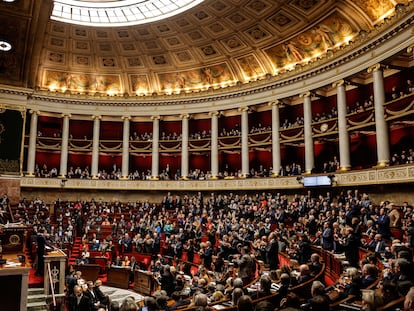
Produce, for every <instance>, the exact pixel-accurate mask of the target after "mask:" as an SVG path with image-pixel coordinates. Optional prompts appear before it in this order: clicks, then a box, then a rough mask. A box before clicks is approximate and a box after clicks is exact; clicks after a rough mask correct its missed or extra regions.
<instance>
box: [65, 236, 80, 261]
mask: <svg viewBox="0 0 414 311" xmlns="http://www.w3.org/2000/svg"><path fill="white" fill-rule="evenodd" d="M81 244H82V239H81V238H80V237H76V238H75V241H74V242H73V245H72V251H71V252H70V257H69V258H68V265H76V259H78V258H79V256H80V252H81V249H80V248H81Z"/></svg>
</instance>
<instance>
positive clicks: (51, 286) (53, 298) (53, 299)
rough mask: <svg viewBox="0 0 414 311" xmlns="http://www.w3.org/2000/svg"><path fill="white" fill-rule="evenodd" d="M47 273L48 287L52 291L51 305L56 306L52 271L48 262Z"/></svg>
mask: <svg viewBox="0 0 414 311" xmlns="http://www.w3.org/2000/svg"><path fill="white" fill-rule="evenodd" d="M47 275H48V277H49V284H50V289H51V291H52V302H53V306H54V307H56V297H55V288H54V284H53V279H52V271H50V262H48V263H47Z"/></svg>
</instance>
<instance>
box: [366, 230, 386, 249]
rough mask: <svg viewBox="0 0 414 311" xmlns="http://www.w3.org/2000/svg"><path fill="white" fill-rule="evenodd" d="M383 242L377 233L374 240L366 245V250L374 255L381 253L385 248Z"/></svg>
mask: <svg viewBox="0 0 414 311" xmlns="http://www.w3.org/2000/svg"><path fill="white" fill-rule="evenodd" d="M386 246H387V245H386V243H385V241H383V240H382V235H381V234H380V233H377V234H376V235H375V237H374V239H373V240H372V241H371V242H369V243H368V249H369V250H370V251H373V252H376V253H383V252H384V251H385V247H386Z"/></svg>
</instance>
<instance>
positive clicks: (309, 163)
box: [300, 92, 315, 174]
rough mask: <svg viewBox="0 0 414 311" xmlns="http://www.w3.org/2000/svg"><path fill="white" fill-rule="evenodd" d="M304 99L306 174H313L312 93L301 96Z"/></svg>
mask: <svg viewBox="0 0 414 311" xmlns="http://www.w3.org/2000/svg"><path fill="white" fill-rule="evenodd" d="M300 97H303V121H304V125H303V130H304V136H305V174H310V173H312V170H313V169H314V167H315V156H314V152H313V137H312V102H311V93H310V92H305V93H302V94H300Z"/></svg>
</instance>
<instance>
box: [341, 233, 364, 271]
mask: <svg viewBox="0 0 414 311" xmlns="http://www.w3.org/2000/svg"><path fill="white" fill-rule="evenodd" d="M346 233H347V235H346V238H345V240H344V241H343V243H342V246H343V248H344V250H345V258H346V260H347V261H348V262H349V265H350V266H351V267H358V261H359V246H360V244H361V242H360V240H359V239H358V238H357V236H356V235H355V233H354V229H353V228H352V227H347V228H346Z"/></svg>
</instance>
